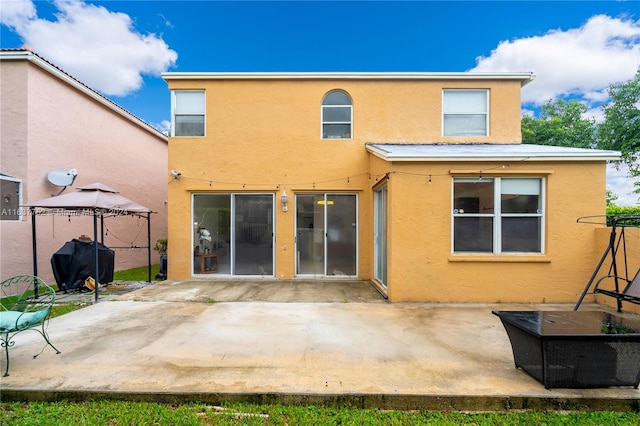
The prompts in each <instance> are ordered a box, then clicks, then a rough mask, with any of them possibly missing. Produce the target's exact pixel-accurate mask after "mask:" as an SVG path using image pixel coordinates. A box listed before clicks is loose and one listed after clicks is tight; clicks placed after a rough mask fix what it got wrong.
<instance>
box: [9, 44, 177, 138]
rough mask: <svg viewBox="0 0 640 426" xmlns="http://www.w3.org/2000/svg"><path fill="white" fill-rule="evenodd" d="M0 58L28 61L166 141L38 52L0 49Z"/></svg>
mask: <svg viewBox="0 0 640 426" xmlns="http://www.w3.org/2000/svg"><path fill="white" fill-rule="evenodd" d="M0 60H8V61H11V60H13V61H16V60H22V61H29V62H31V63H32V64H34V65H37V66H38V67H40V68H42V69H43V70H44V71H46V72H48V73H49V74H52V75H53V76H55V77H57V78H58V79H60V80H62V81H63V82H65V83H67V84H68V85H70V86H72V87H74V88H75V89H77V90H79V91H80V92H82V93H84V94H85V95H87V96H89V97H90V98H92V99H94V100H95V101H97V102H99V103H101V104H102V105H104V106H105V107H107V108H108V109H110V110H111V111H113V112H115V113H116V114H118V115H120V116H122V117H124V118H126V119H127V120H129V121H131V122H133V123H134V124H136V125H138V126H139V127H141V128H143V129H144V130H146V131H148V132H149V133H151V134H153V135H154V136H156V137H159V138H160V139H163V140H164V141H168V137H167V135H165V134H164V133H162V132H161V131H159V130H158V129H156V128H155V127H153V126H152V125H150V124H149V123H147V122H146V121H144V120H142V119H141V118H140V117H137V116H136V115H134V114H132V113H131V112H129V111H127V110H126V109H124V108H123V107H121V106H120V105H118V104H116V103H115V102H113V101H112V100H110V99H108V98H107V97H105V96H103V95H101V94H100V93H98V92H96V91H95V90H93V89H92V88H90V87H89V86H87V85H86V84H84V83H82V82H81V81H79V80H76V79H75V78H74V77H72V76H71V75H69V74H67V73H66V72H64V71H63V70H61V69H60V68H58V67H57V66H55V65H53V64H52V63H50V62H49V61H47V60H46V59H43V58H42V57H40V56H39V55H38V54H36V53H34V52H31V51H29V50H26V49H15V50H2V51H0Z"/></svg>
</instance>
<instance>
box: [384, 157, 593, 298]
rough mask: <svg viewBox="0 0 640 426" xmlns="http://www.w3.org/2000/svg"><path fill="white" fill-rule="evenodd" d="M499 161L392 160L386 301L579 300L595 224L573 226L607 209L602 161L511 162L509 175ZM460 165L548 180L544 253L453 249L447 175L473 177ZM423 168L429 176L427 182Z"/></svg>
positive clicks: (588, 270)
mask: <svg viewBox="0 0 640 426" xmlns="http://www.w3.org/2000/svg"><path fill="white" fill-rule="evenodd" d="M503 165H505V164H502V163H500V164H498V163H478V164H437V163H435V164H426V165H424V164H423V165H419V164H415V165H394V166H395V167H394V169H395V170H394V172H392V173H391V174H390V179H389V188H390V189H389V197H390V199H391V198H392V201H390V203H389V204H390V206H391V212H390V214H389V217H390V223H389V235H390V237H389V240H390V249H389V257H390V260H389V270H390V277H391V278H390V280H389V284H388V286H389V297H390V299H391V300H393V301H425V300H428V301H436V302H461V301H463V302H488V303H495V302H522V303H543V302H566V303H570V302H575V301H577V299H578V297H579V295H580V292H581V290H582V288H583V286H584V283H585V282H586V281H585V280H586V279H587V278H588V276H589V274H590V273H591V269H592V268H593V265H595V262H596V257H597V253H596V251H597V249H596V241H595V234H594V232H593V229H590V228H588V227H585V226H584V225H583V224H578V223H577V219H578V218H579V217H581V216H585V215H591V214H602V213H604V199H605V195H604V188H605V185H604V173H605V172H604V166H603V164H598V163H590V164H588V163H587V164H585V163H582V164H581V165H577V164H572V163H553V164H552V163H546V164H545V163H536V164H533V165H532V164H530V163H522V164H510V165H508V166H509V167H508V174H507V172H505V171H504V169H502V166H503ZM463 169H467V170H469V171H473V170H476V171H477V170H488V171H487V172H484V173H483V174H482V176H483V177H485V178H490V177H492V176H508V177H513V176H543V177H545V178H546V188H545V189H546V194H547V195H546V205H545V210H546V215H545V219H546V220H545V224H546V225H545V234H544V235H545V245H544V253H543V254H539V255H506V254H502V255H475V254H452V238H451V235H452V203H451V194H452V180H453V178H454V177H456V176H465V177H467V176H473V173H470V174H462V171H463ZM491 169H494V170H496V169H497V170H500V173H499V174H498V173H495V172H494V173H492V172H491V171H490V170H491ZM452 171H455V172H454V173H452ZM425 172H426V173H430V174H432V178H431V183H429V182H428V178H427V177H426V176H425ZM475 176H478V177H479V173H477V172H476V174H475ZM587 177H588V178H587ZM568 182H570V184H568ZM576 194H581V195H580V196H576Z"/></svg>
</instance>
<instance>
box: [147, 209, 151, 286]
mask: <svg viewBox="0 0 640 426" xmlns="http://www.w3.org/2000/svg"><path fill="white" fill-rule="evenodd" d="M147 265H148V270H149V280H148V281H147V282H149V283H150V282H151V212H147Z"/></svg>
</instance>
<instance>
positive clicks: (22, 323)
mask: <svg viewBox="0 0 640 426" xmlns="http://www.w3.org/2000/svg"><path fill="white" fill-rule="evenodd" d="M55 299H56V293H55V291H54V290H53V288H51V287H49V286H48V285H47V283H45V282H44V281H43V280H42V279H40V278H38V277H35V276H32V275H17V276H14V277H11V278H7V279H6V280H4V281H2V282H1V283H0V347H3V348H4V350H5V354H6V360H7V365H6V369H5V372H4V376H5V377H6V376H8V375H9V348H10V347H12V346H13V345H15V343H16V342H15V341H14V340H13V338H14V337H15V336H16V335H17V334H18V333H22V332H23V331H27V330H35V331H37V332H38V333H40V334H41V335H42V337H43V338H44V341H45V342H47V344H48V345H49V346H51V347H52V348H53V349H54V350H55V351H56V353H58V354H59V353H60V351H59V350H58V349H56V347H55V346H53V345H52V344H51V341H49V336H48V335H47V324H48V320H49V313H50V312H51V307H52V306H53V303H54V301H55ZM45 347H46V345H45ZM43 350H44V348H43ZM40 353H42V351H40ZM38 355H40V354H37V355H34V356H33V357H34V358H35V357H37V356H38Z"/></svg>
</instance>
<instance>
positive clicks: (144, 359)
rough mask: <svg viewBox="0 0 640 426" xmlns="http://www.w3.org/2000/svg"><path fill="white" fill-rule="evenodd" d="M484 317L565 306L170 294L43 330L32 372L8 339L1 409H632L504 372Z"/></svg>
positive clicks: (285, 288) (510, 365)
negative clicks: (200, 405) (116, 405)
mask: <svg viewBox="0 0 640 426" xmlns="http://www.w3.org/2000/svg"><path fill="white" fill-rule="evenodd" d="M260 285H264V286H263V287H260ZM323 285H324V286H326V287H325V288H324V290H326V291H325V292H324V294H323V295H322V296H318V294H317V293H314V291H316V292H319V293H322V291H320V290H318V289H317V288H316V286H323ZM349 286H351V287H352V290H353V292H352V293H350V292H349ZM268 289H270V291H267V290H268ZM314 289H315V290H314ZM329 289H333V290H332V291H329ZM314 299H321V300H319V301H317V300H315V301H314ZM493 309H501V310H509V309H514V310H517V309H520V310H534V309H539V310H571V309H572V306H568V305H549V304H546V305H515V304H499V305H490V304H429V303H397V304H391V303H388V302H386V301H385V299H384V298H382V297H381V296H380V294H379V293H378V292H377V291H376V290H375V289H374V288H373V287H372V286H371V285H370V284H368V283H366V282H361V281H353V282H349V281H347V282H341V283H338V282H336V283H331V282H299V283H298V282H296V281H291V282H275V281H274V282H242V281H183V282H178V281H167V282H163V283H160V284H156V285H152V286H148V287H145V288H142V289H140V290H137V291H133V292H130V293H127V294H124V295H120V296H118V297H117V298H115V299H113V300H100V301H99V302H98V303H96V304H94V305H91V306H88V307H86V308H83V309H81V310H78V311H74V312H71V313H69V314H66V315H63V316H61V317H57V318H54V319H52V320H51V321H50V323H49V328H48V329H49V335H50V338H51V340H52V342H53V344H54V345H55V346H56V347H57V348H58V349H60V351H61V352H62V353H61V354H59V355H56V354H55V351H53V350H52V349H51V348H50V347H45V348H44V351H43V352H42V354H41V355H40V356H38V357H37V358H35V359H34V358H33V355H34V354H36V353H39V352H40V351H41V349H42V348H43V346H44V342H43V340H42V338H41V337H40V336H39V335H38V334H37V333H29V332H26V333H22V334H21V335H18V336H17V337H16V339H15V340H16V344H15V346H14V347H12V348H11V350H10V357H11V364H10V376H9V377H3V378H2V379H1V381H0V398H1V399H2V400H3V401H5V400H25V399H26V400H61V399H68V400H83V399H93V398H118V399H130V400H154V401H171V402H176V401H202V402H215V403H221V402H224V401H248V402H257V403H272V402H279V403H318V404H350V405H355V406H360V407H368V408H372V407H376V408H385V409H388V408H395V409H437V410H451V409H453V410H505V409H527V408H530V409H594V410H598V409H613V410H639V409H640V390H638V389H634V388H606V389H551V390H548V389H545V388H544V387H543V386H542V385H541V384H540V383H539V382H537V381H536V380H534V379H533V378H531V377H530V376H529V375H527V374H526V373H525V372H523V371H522V370H519V369H516V368H515V366H514V361H513V355H512V352H511V346H510V343H509V340H508V337H507V335H506V333H505V331H504V328H503V327H502V324H501V323H500V320H499V318H497V317H496V316H495V315H492V314H491V311H492V310H493ZM581 309H584V310H588V309H600V307H598V306H595V305H592V306H589V305H584V306H583V307H582V308H581ZM2 365H3V366H4V360H3V362H2Z"/></svg>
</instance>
